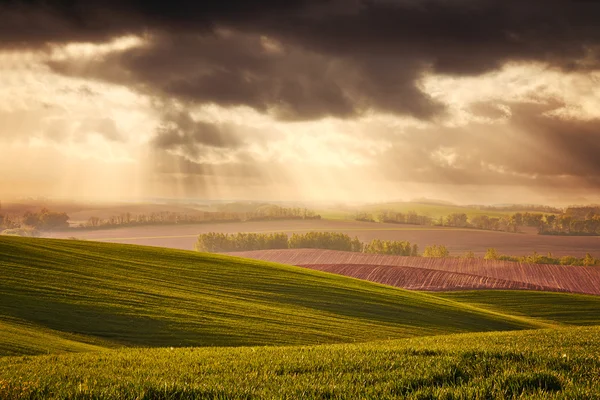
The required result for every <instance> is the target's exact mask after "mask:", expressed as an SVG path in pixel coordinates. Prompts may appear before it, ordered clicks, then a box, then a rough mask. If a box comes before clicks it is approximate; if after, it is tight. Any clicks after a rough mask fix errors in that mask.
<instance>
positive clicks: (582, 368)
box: [0, 327, 600, 400]
mask: <svg viewBox="0 0 600 400" xmlns="http://www.w3.org/2000/svg"><path fill="white" fill-rule="evenodd" d="M599 342H600V328H598V327H593V328H568V329H555V330H538V331H520V332H503V333H483V334H481V333H479V334H461V335H449V336H436V337H425V338H413V339H406V340H395V341H383V342H376V343H363V344H342V345H339V344H338V345H322V346H312V347H243V348H182V349H170V348H160V349H127V350H119V351H107V352H103V353H84V354H78V355H73V354H66V355H51V356H36V357H3V358H0V398H3V399H9V400H11V399H15V400H16V399H66V398H71V399H132V400H133V399H259V398H260V399H300V398H301V399H399V398H406V399H513V398H527V399H582V400H583V399H586V400H590V399H599V398H600V357H599V355H598V349H597V344H598V343H599Z"/></svg>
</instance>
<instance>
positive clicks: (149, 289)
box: [0, 237, 546, 355]
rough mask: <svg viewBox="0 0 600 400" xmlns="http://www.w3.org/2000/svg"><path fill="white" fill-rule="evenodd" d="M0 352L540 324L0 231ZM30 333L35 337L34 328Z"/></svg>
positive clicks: (314, 279)
mask: <svg viewBox="0 0 600 400" xmlns="http://www.w3.org/2000/svg"><path fill="white" fill-rule="evenodd" d="M0 254H2V258H1V261H0V323H2V324H3V326H7V327H9V328H10V331H11V332H12V333H11V334H10V335H1V336H0V337H1V338H0V355H2V354H4V355H9V354H15V352H18V353H21V354H39V353H47V352H62V351H67V350H68V351H81V350H86V349H87V346H100V347H103V348H114V347H123V346H138V347H140V346H143V347H161V346H175V347H181V346H256V345H307V344H320V343H339V342H364V341H369V340H381V339H390V338H404V337H413V336H420V335H437V334H446V333H458V332H475V331H498V330H514V329H524V328H536V327H543V326H546V325H544V324H543V323H538V322H536V321H532V320H529V319H526V318H522V317H513V316H510V315H505V314H502V313H499V312H491V311H487V310H481V309H479V308H477V307H474V306H470V305H464V304H462V303H457V302H455V301H452V300H447V299H442V298H438V297H435V296H432V295H429V294H424V293H415V292H409V291H405V290H400V289H395V288H391V287H387V286H383V285H378V284H374V283H370V282H365V281H360V280H356V279H352V278H346V277H342V276H337V275H332V274H327V273H322V272H317V271H309V270H306V269H302V268H299V267H292V266H284V265H278V264H273V263H267V262H261V261H255V260H246V259H241V258H235V257H227V256H220V255H209V254H201V253H195V252H188V251H178V250H171V249H161V248H151V247H142V246H134V245H118V244H108V243H97V242H83V241H73V240H53V239H28V238H16V237H0ZM35 333H39V335H41V336H35Z"/></svg>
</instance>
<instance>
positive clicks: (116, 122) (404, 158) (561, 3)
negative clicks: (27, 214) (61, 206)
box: [0, 0, 600, 205]
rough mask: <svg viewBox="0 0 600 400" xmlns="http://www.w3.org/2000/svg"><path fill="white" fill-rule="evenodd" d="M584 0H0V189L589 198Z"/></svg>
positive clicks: (595, 105) (599, 6) (119, 194)
mask: <svg viewBox="0 0 600 400" xmlns="http://www.w3.org/2000/svg"><path fill="white" fill-rule="evenodd" d="M599 18H600V2H597V1H593V0H569V1H567V0H528V1H521V0H519V1H517V0H454V1H448V0H364V1H363V0H320V1H313V0H288V1H285V2H282V1H276V0H262V1H261V0H258V1H253V2H249V1H227V0H220V1H202V2H200V1H192V0H170V1H140V0H108V1H100V0H86V1H84V0H54V1H53V0H45V1H42V0H0V199H1V198H6V197H11V196H12V197H20V196H44V197H56V198H72V199H86V200H90V199H95V200H98V199H100V200H115V199H120V200H133V199H147V198H156V197H161V198H186V199H187V198H197V199H238V200H240V199H245V200H278V201H294V200H297V201H305V200H306V201H340V202H361V201H364V202H375V201H391V200H408V199H412V198H423V197H426V198H435V199H442V200H448V201H453V202H458V203H482V204H504V203H544V204H557V205H559V204H565V205H566V204H575V203H577V204H580V203H588V202H598V201H600V200H599V199H600V27H599V25H598V20H599Z"/></svg>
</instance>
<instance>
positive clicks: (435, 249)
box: [423, 244, 450, 258]
mask: <svg viewBox="0 0 600 400" xmlns="http://www.w3.org/2000/svg"><path fill="white" fill-rule="evenodd" d="M423 257H435V258H445V257H450V252H449V251H448V249H447V248H446V246H443V245H436V244H434V245H433V246H427V247H425V250H424V251H423Z"/></svg>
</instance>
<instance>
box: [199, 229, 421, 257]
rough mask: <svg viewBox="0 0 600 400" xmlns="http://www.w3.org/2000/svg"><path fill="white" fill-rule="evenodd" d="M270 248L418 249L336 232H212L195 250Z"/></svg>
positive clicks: (408, 253) (406, 251)
mask: <svg viewBox="0 0 600 400" xmlns="http://www.w3.org/2000/svg"><path fill="white" fill-rule="evenodd" d="M268 249H327V250H341V251H352V252H365V253H375V254H393V255H403V256H411V255H413V256H416V255H418V247H417V246H416V245H411V244H410V243H409V242H396V241H382V240H378V239H375V240H373V241H371V242H370V243H367V244H365V243H363V242H361V241H360V240H359V239H358V238H356V237H355V238H351V237H350V236H348V235H346V234H344V233H337V232H307V233H304V234H298V233H294V234H292V235H291V236H289V237H288V235H286V234H284V233H236V234H227V233H215V232H211V233H204V234H201V235H199V236H198V241H197V243H196V250H198V251H205V252H212V253H224V252H232V251H249V250H268Z"/></svg>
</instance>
